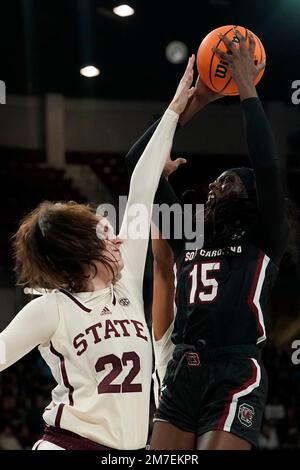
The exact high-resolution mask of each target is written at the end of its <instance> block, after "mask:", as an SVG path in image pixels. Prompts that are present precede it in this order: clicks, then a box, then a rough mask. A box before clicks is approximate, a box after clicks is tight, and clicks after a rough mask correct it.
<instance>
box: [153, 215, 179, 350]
mask: <svg viewBox="0 0 300 470" xmlns="http://www.w3.org/2000/svg"><path fill="white" fill-rule="evenodd" d="M151 244H152V253H153V297H152V298H153V300H152V331H153V336H154V338H153V339H154V340H155V341H159V340H161V338H162V337H163V336H164V334H165V333H166V331H167V330H168V328H169V327H170V325H171V324H172V322H173V320H174V292H175V288H174V270H173V267H174V254H173V251H172V250H171V248H170V246H169V244H168V243H167V241H166V240H164V239H163V238H162V235H161V233H160V232H159V230H158V228H157V227H156V226H155V225H154V224H153V223H152V224H151Z"/></svg>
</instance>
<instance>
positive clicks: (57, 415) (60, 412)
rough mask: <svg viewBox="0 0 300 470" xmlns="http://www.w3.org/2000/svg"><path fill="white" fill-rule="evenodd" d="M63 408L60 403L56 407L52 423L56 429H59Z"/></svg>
mask: <svg viewBox="0 0 300 470" xmlns="http://www.w3.org/2000/svg"><path fill="white" fill-rule="evenodd" d="M64 406H65V405H64V404H63V403H61V404H60V405H58V408H57V413H56V417H55V422H54V423H55V426H56V427H57V428H60V421H61V415H62V412H63V408H64Z"/></svg>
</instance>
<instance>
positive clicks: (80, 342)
mask: <svg viewBox="0 0 300 470" xmlns="http://www.w3.org/2000/svg"><path fill="white" fill-rule="evenodd" d="M83 337H84V334H83V333H79V335H77V336H75V338H74V339H73V346H74V348H75V349H78V348H80V347H82V349H80V350H78V351H77V352H76V354H77V356H81V354H82V353H84V351H86V350H87V342H86V340H85V339H82V340H80V338H83Z"/></svg>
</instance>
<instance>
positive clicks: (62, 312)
mask: <svg viewBox="0 0 300 470" xmlns="http://www.w3.org/2000/svg"><path fill="white" fill-rule="evenodd" d="M194 60H195V58H194V56H192V57H191V58H190V59H189V62H188V65H187V68H186V71H185V73H184V75H183V77H182V79H181V81H180V83H179V86H178V88H177V91H176V93H175V96H174V98H173V100H172V102H171V104H170V105H169V107H168V109H167V110H166V112H165V114H164V115H163V117H162V119H161V122H160V124H159V126H158V127H157V129H156V131H155V133H154V134H153V136H152V138H151V140H150V141H149V143H148V145H147V147H146V148H145V150H144V152H143V155H142V157H141V159H140V161H139V163H138V165H137V166H136V168H135V171H134V173H133V175H132V177H131V184H130V191H129V197H128V204H127V208H126V211H125V215H124V219H123V223H122V226H121V230H120V234H119V236H118V237H117V236H115V235H114V233H113V230H112V227H111V226H110V225H109V224H108V222H107V221H106V220H105V219H102V220H101V221H100V225H101V226H102V228H104V233H105V237H104V238H105V239H104V240H103V239H99V237H97V234H96V229H97V226H98V228H99V218H97V216H96V215H95V213H94V212H93V211H92V210H91V209H90V208H89V207H88V206H84V205H79V204H76V203H73V202H69V203H60V204H54V203H50V202H44V203H42V204H41V205H40V206H38V208H36V209H35V210H34V211H33V212H32V213H31V214H29V215H28V216H27V217H26V218H25V219H24V220H23V222H22V224H21V226H20V228H19V230H18V232H17V234H16V236H15V257H16V266H17V269H18V270H19V275H20V276H19V280H20V283H21V284H22V285H24V286H28V287H31V288H37V287H39V288H44V289H55V291H54V292H51V293H48V294H45V295H43V296H41V297H39V298H37V299H35V300H33V301H31V302H30V303H29V304H27V305H26V306H25V307H24V308H23V309H22V310H21V311H20V312H19V313H18V314H17V316H16V317H15V318H14V320H13V321H12V322H11V323H10V324H9V325H8V327H7V328H6V329H5V330H4V331H3V332H2V333H1V334H0V341H1V343H0V344H1V345H4V347H5V350H6V360H5V363H4V364H0V370H4V369H5V368H7V367H9V366H10V365H12V364H13V363H15V362H16V361H17V360H19V359H20V358H21V357H23V356H24V355H25V354H27V353H28V352H29V351H31V350H32V349H33V348H34V347H36V346H37V345H39V350H40V353H41V355H42V356H43V358H44V359H45V361H46V362H47V364H48V365H49V367H50V368H51V371H52V374H53V376H54V378H55V380H56V382H57V386H56V387H55V389H54V390H53V391H52V401H51V403H50V404H49V406H48V407H47V408H46V409H45V412H44V414H43V418H44V421H45V423H46V430H45V435H44V437H43V439H42V440H41V441H39V442H38V443H37V444H36V445H35V446H34V448H36V449H41V450H43V449H74V450H75V449H76V450H77V449H95V450H98V449H140V448H143V447H145V444H146V440H147V432H148V418H149V399H150V382H151V370H152V350H151V340H150V335H149V332H148V329H147V325H146V322H145V318H144V310H143V298H142V282H143V273H144V265H145V258H146V252H147V246H148V237H147V236H145V237H144V238H143V239H142V238H138V239H136V237H135V239H133V238H132V239H130V237H129V236H128V234H127V225H128V221H130V215H129V214H130V208H132V206H133V204H135V203H139V204H142V205H143V206H144V207H145V208H146V209H147V211H148V214H149V217H148V220H147V224H148V225H147V227H143V228H144V230H143V232H144V233H147V234H148V233H149V227H150V219H151V206H152V203H153V199H154V195H155V191H156V189H157V186H158V182H159V178H160V176H161V173H162V170H163V167H164V164H165V161H166V159H167V156H168V154H169V151H170V149H171V146H172V140H173V135H174V132H175V129H176V125H177V122H178V118H179V115H180V114H181V113H182V112H183V111H184V109H185V107H186V104H187V102H188V100H189V98H190V97H191V96H192V94H193V92H194V89H193V88H191V84H192V81H193V65H194ZM129 228H130V227H129ZM102 232H103V231H102ZM128 232H129V231H128ZM2 349H3V348H2Z"/></svg>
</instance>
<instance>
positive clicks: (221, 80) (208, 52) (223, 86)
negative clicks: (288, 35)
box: [197, 25, 266, 95]
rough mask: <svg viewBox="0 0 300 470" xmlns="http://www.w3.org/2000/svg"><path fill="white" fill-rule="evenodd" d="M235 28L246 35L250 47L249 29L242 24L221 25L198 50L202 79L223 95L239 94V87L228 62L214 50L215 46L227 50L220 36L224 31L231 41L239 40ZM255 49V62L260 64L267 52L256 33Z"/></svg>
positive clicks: (206, 38) (261, 72)
mask: <svg viewBox="0 0 300 470" xmlns="http://www.w3.org/2000/svg"><path fill="white" fill-rule="evenodd" d="M233 28H235V29H237V30H238V31H240V33H241V34H242V35H243V36H245V37H246V40H247V47H249V32H250V31H249V30H247V29H246V28H244V27H242V26H233V25H231V26H221V27H220V28H217V29H214V30H213V31H211V32H210V33H209V34H208V35H207V36H206V37H205V38H204V39H203V41H202V42H201V44H200V46H199V49H198V52H197V67H198V71H199V75H200V76H201V79H202V80H203V82H204V83H205V85H206V86H208V87H209V88H210V89H211V90H213V91H215V92H217V93H220V94H221V95H238V94H239V92H238V89H237V86H236V84H235V83H234V80H233V78H232V76H231V72H230V69H229V67H228V64H227V62H225V61H224V60H223V59H220V58H219V57H218V56H217V54H216V53H215V52H213V51H212V48H213V47H217V48H218V49H220V50H221V51H224V52H227V47H226V45H225V44H224V42H223V41H222V40H221V39H220V37H219V36H218V34H219V33H222V34H223V35H224V36H227V37H228V39H230V41H234V42H236V43H238V42H239V40H238V38H237V37H236V36H235V34H234V31H233ZM252 34H253V37H254V40H255V51H254V62H255V64H256V65H259V64H260V63H261V62H262V61H263V60H264V59H265V58H266V53H265V49H264V46H263V45H262V43H261V41H260V39H259V38H258V37H257V36H256V35H255V34H254V33H252ZM263 73H264V69H263V70H261V71H260V73H259V75H258V76H257V77H256V79H255V81H254V84H255V85H256V84H257V83H258V82H259V81H260V79H261V77H262V76H263Z"/></svg>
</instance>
